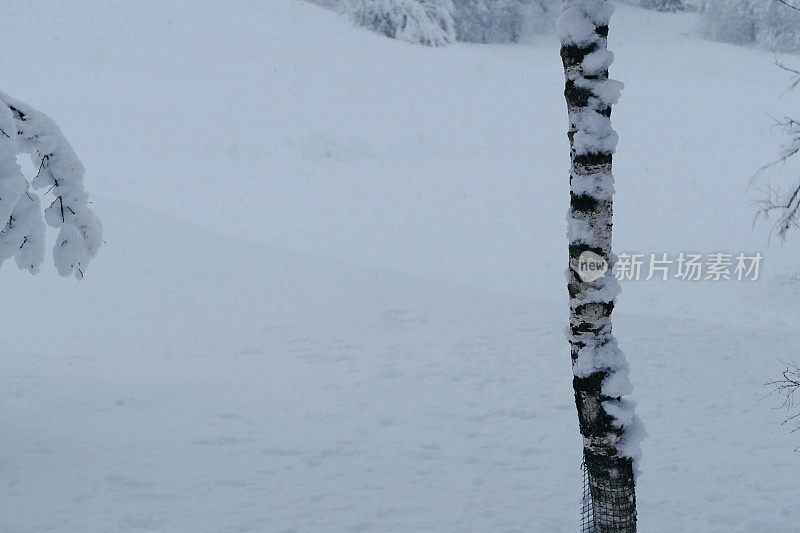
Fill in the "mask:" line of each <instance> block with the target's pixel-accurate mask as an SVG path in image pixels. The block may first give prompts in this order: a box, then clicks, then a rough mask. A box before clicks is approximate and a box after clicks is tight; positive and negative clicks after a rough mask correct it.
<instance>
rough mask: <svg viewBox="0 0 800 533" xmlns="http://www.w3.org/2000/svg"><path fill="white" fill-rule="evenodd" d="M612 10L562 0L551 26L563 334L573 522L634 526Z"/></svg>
mask: <svg viewBox="0 0 800 533" xmlns="http://www.w3.org/2000/svg"><path fill="white" fill-rule="evenodd" d="M613 12H614V8H613V5H612V4H611V3H610V2H607V1H606V0H564V3H563V6H562V8H561V15H560V16H559V19H558V26H557V31H558V35H559V38H560V39H561V59H562V62H563V65H564V75H565V78H566V82H565V88H564V96H565V97H566V101H567V112H568V115H569V130H568V133H567V137H568V138H569V142H570V156H571V163H572V164H571V169H570V179H569V183H570V208H569V214H568V216H567V221H568V230H567V236H568V238H569V248H568V251H569V267H568V270H567V276H568V281H567V291H568V294H569V300H570V322H569V330H568V337H569V343H570V348H571V355H572V372H573V379H572V386H573V390H574V394H575V404H576V407H577V411H578V423H579V427H580V432H581V436H582V437H583V460H584V465H585V468H586V482H587V487H586V490H585V495H586V500H585V501H584V516H583V524H582V525H583V529H582V530H583V531H592V532H595V533H612V532H613V533H635V531H636V492H635V477H634V474H635V471H636V461H638V458H639V453H640V452H639V439H640V438H641V436H642V431H643V430H642V426H641V423H640V422H639V419H638V417H637V416H636V414H635V409H634V407H635V406H634V403H633V402H631V401H630V400H628V399H626V398H625V396H626V395H628V394H630V393H631V390H632V387H631V384H630V381H629V379H628V364H627V362H626V359H625V356H624V354H623V353H622V352H621V351H620V349H619V348H618V346H617V341H616V338H615V337H614V334H613V332H612V324H611V313H612V312H613V310H614V306H615V303H616V298H617V296H618V295H619V292H620V287H619V283H618V282H617V280H616V278H615V277H614V274H613V261H614V256H613V253H612V247H611V240H612V226H613V220H612V219H613V217H612V213H613V202H614V200H613V199H614V175H613V172H612V162H613V154H614V151H615V149H616V145H617V134H616V132H615V131H614V128H613V127H612V125H611V108H612V106H613V105H614V104H615V103H616V102H617V99H618V98H619V95H620V91H621V89H622V84H621V83H620V82H618V81H616V80H612V79H610V78H609V67H610V66H611V63H612V62H613V60H614V55H613V54H612V53H611V52H610V51H609V50H608V32H609V22H610V20H611V15H612V14H613ZM602 267H605V268H602Z"/></svg>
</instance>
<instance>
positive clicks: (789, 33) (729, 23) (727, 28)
mask: <svg viewBox="0 0 800 533" xmlns="http://www.w3.org/2000/svg"><path fill="white" fill-rule="evenodd" d="M793 2H794V0H705V1H704V3H703V4H702V9H701V13H700V32H701V33H702V34H703V35H705V36H706V37H708V38H710V39H714V40H717V41H724V42H730V43H736V44H753V45H756V46H759V47H761V48H766V49H768V50H773V51H777V52H797V51H800V11H798V10H797V9H793V8H796V7H797V6H798V5H800V3H793Z"/></svg>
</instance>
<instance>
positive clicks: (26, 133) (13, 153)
mask: <svg viewBox="0 0 800 533" xmlns="http://www.w3.org/2000/svg"><path fill="white" fill-rule="evenodd" d="M0 103H1V104H2V105H0V221H5V226H4V227H3V229H2V230H0V263H2V262H3V261H5V260H6V259H9V258H11V257H14V259H15V260H16V262H17V266H19V267H20V268H23V269H27V270H29V271H30V272H33V273H35V272H37V271H38V270H39V267H40V266H41V264H42V261H43V259H44V234H45V230H44V221H46V222H47V224H48V225H50V226H52V227H55V228H59V233H58V237H57V238H56V242H55V245H54V247H53V259H54V262H55V265H56V268H57V269H58V272H59V274H61V275H62V276H69V275H70V274H74V275H75V276H76V277H77V278H82V277H83V275H84V273H85V272H86V268H87V266H88V264H89V261H90V260H91V259H92V258H93V257H94V256H95V255H97V251H98V249H99V248H100V246H101V244H102V242H103V241H102V227H101V225H100V221H99V220H98V219H97V218H96V217H95V215H94V213H93V212H92V210H91V209H90V207H89V202H88V195H87V194H86V192H85V190H84V188H83V174H84V168H83V165H82V164H81V162H80V161H79V160H78V158H77V156H76V155H75V152H74V151H73V149H72V146H71V145H70V144H69V142H68V141H67V139H66V138H65V137H64V135H63V134H62V133H61V130H60V129H59V128H58V126H57V125H56V123H55V122H54V121H53V120H52V119H50V118H49V117H48V116H46V115H44V114H43V113H40V112H39V111H37V110H35V109H33V108H31V107H30V106H28V105H27V104H25V103H23V102H20V101H19V100H16V99H15V98H12V97H11V96H8V95H7V94H5V93H2V92H0ZM20 153H26V154H29V155H30V157H31V159H32V160H33V163H34V165H35V168H36V175H35V176H34V178H33V179H32V180H31V181H30V182H29V181H28V180H27V179H26V178H25V176H24V174H23V173H22V171H21V170H20V167H19V165H18V164H17V155H18V154H20ZM31 189H45V192H44V196H45V197H47V199H48V200H50V198H52V200H50V202H49V204H48V206H47V207H46V208H45V210H44V218H43V217H42V210H41V201H40V198H39V196H38V195H37V194H36V193H35V192H33V191H32V190H31Z"/></svg>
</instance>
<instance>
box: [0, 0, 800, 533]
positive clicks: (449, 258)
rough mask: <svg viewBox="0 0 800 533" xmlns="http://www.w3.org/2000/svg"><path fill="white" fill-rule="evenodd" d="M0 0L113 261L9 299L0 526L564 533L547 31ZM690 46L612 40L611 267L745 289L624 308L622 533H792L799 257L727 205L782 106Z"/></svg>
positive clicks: (282, 3)
mask: <svg viewBox="0 0 800 533" xmlns="http://www.w3.org/2000/svg"><path fill="white" fill-rule="evenodd" d="M8 4H9V8H8V12H9V13H12V14H13V16H7V17H4V18H2V19H0V32H2V34H3V35H4V36H6V39H5V40H4V43H5V44H4V46H5V47H6V48H7V49H8V50H7V53H5V54H3V55H1V56H0V57H2V71H3V72H4V73H5V75H6V77H5V79H4V83H3V88H4V90H5V91H7V92H9V93H10V94H13V95H15V96H17V97H19V98H21V99H24V100H27V101H30V102H31V103H35V104H36V106H37V107H39V108H41V109H42V110H43V111H45V112H47V113H48V114H50V115H51V116H53V117H54V118H55V119H56V120H57V121H58V122H59V123H60V125H61V127H62V129H63V131H64V132H65V134H67V136H68V137H69V138H70V139H71V141H72V143H73V145H74V147H75V149H76V151H77V152H78V154H79V155H80V156H81V157H82V159H83V161H84V163H85V165H86V167H87V169H88V171H87V176H86V181H87V189H89V190H90V191H94V192H95V195H94V196H93V199H94V206H95V208H96V209H97V211H98V213H99V215H100V216H101V217H102V219H103V221H104V237H105V239H106V240H107V241H108V246H106V247H105V248H104V250H103V251H102V253H101V255H100V256H99V257H98V258H97V260H96V261H95V263H94V264H93V266H92V268H91V270H90V271H89V272H88V274H87V278H86V279H85V280H84V282H82V283H77V282H74V281H72V280H62V279H59V278H57V276H56V274H55V272H54V271H53V270H52V269H49V268H44V269H43V270H44V271H43V272H42V274H40V275H39V276H38V277H35V278H31V277H30V276H27V275H26V274H23V273H20V272H17V271H14V270H12V269H11V268H8V267H7V268H6V269H5V270H3V272H2V277H3V280H4V282H3V283H2V284H0V294H1V295H2V297H3V299H4V301H6V302H11V303H12V305H7V306H6V309H5V311H4V317H3V318H4V323H6V324H9V325H11V326H12V327H13V329H12V330H11V331H7V332H6V334H5V335H4V336H3V338H4V341H3V345H2V346H3V350H2V356H0V401H1V403H0V427H2V430H1V431H0V501H2V502H3V506H2V507H3V512H2V513H0V515H2V516H0V531H2V532H4V533H5V532H9V533H22V532H25V533H34V532H35V533H39V532H43V531H54V532H63V533H73V532H77V531H80V532H86V533H94V532H104V531H126V532H127V531H158V532H169V533H172V532H181V533H182V532H187V533H188V532H192V533H194V532H223V531H257V532H278V531H296V532H303V533H305V532H317V531H318V532H331V531H370V532H372V531H376V532H390V531H426V532H428V531H476V532H485V531H509V532H510V531H542V532H550V531H553V532H559V531H564V532H568V531H569V532H571V531H575V530H576V528H577V522H578V509H579V501H578V500H579V495H580V471H579V464H580V456H579V455H580V442H579V438H578V432H577V421H576V417H575V413H574V404H573V401H572V392H571V388H570V379H571V371H570V364H569V354H568V347H567V343H566V340H565V339H564V337H563V328H564V326H565V325H566V317H567V308H566V302H565V294H564V293H565V288H564V277H563V270H564V267H565V265H566V249H565V248H566V239H565V236H564V235H565V221H564V213H565V211H566V207H567V202H568V192H567V191H568V184H567V177H566V171H567V166H568V153H567V141H566V136H565V131H566V124H565V122H566V117H565V115H566V113H565V107H564V103H563V97H562V94H561V93H562V90H563V78H562V71H561V65H560V63H559V57H558V52H557V43H556V41H555V38H554V37H552V36H544V37H539V38H538V39H537V40H536V41H534V42H531V43H527V44H525V45H517V46H490V45H463V44H458V45H454V46H450V47H448V48H444V49H435V50H434V49H428V48H424V47H416V46H413V45H408V44H404V43H399V42H395V41H391V40H388V39H385V38H382V37H380V36H377V35H375V34H372V33H370V32H368V31H365V30H362V29H359V28H354V27H352V26H351V25H350V24H349V23H348V22H347V21H346V20H345V19H343V18H342V17H340V16H338V15H336V14H334V13H331V12H329V11H326V10H324V9H322V8H320V7H318V6H314V5H311V4H308V3H305V2H301V1H299V0H270V1H268V2H258V1H256V0H247V1H245V0H239V1H235V2H225V3H220V2H212V1H210V0H193V1H191V2H190V1H189V0H170V1H169V2H154V1H153V2H134V1H121V0H120V1H115V2H105V1H100V0H81V1H80V2H76V1H66V0H47V1H45V0H33V1H31V0H28V1H24V2H23V1H22V0H9V2H8ZM692 17H693V15H691V14H679V15H668V14H660V13H654V12H650V11H644V10H639V9H635V8H631V7H627V6H621V7H620V8H619V12H618V15H617V16H616V18H615V23H614V27H613V28H612V42H611V48H612V50H614V52H615V53H616V57H617V60H616V62H615V64H614V71H613V74H614V76H615V77H616V78H619V79H621V80H623V81H624V82H625V83H626V90H625V92H624V96H623V100H622V102H621V104H620V105H619V106H618V107H616V108H615V111H614V124H615V127H616V128H617V130H618V131H619V133H620V137H621V142H620V147H619V150H618V156H617V158H616V174H617V191H618V194H617V205H616V222H617V231H616V247H617V249H618V250H620V251H622V250H626V251H631V252H642V253H650V252H655V253H660V252H679V251H686V252H691V251H704V252H712V251H728V252H732V253H733V252H740V251H742V252H753V251H761V253H763V254H764V255H765V256H766V259H765V263H764V270H763V279H762V280H761V281H759V282H750V283H738V282H723V283H693V282H679V281H670V282H657V281H650V282H629V283H626V284H624V295H623V298H622V300H621V301H620V304H619V307H618V313H617V315H616V324H617V326H616V329H617V331H618V336H619V339H620V343H621V346H622V348H623V349H624V350H625V351H626V352H627V354H628V358H629V360H630V362H631V366H632V380H633V382H634V386H635V398H636V400H637V401H638V403H639V413H640V415H641V416H642V418H643V419H644V421H645V423H646V425H647V429H648V433H649V438H648V439H647V440H646V441H645V443H644V458H643V461H642V469H643V476H642V477H641V479H640V482H639V515H640V523H641V530H642V531H654V532H660V531H663V532H667V531H702V532H705V531H709V532H711V531H719V532H723V531H724V532H728V531H743V532H776V531H778V532H780V531H786V532H789V531H796V529H797V526H796V524H797V523H798V518H800V517H798V512H797V509H796V502H795V500H796V494H797V493H798V489H800V481H798V479H797V476H796V470H795V468H796V464H797V456H796V455H795V454H794V453H793V449H794V448H795V446H797V444H798V439H797V435H796V434H795V435H792V434H790V433H789V432H788V429H787V428H785V427H781V426H780V425H779V424H780V420H781V418H782V416H783V413H782V412H780V411H776V410H773V407H775V406H776V401H775V400H772V399H766V400H763V399H762V397H763V396H764V394H765V393H766V392H767V389H765V388H764V386H763V383H764V382H765V381H767V380H768V379H770V378H771V377H773V376H774V375H775V374H776V373H777V371H779V370H780V368H781V363H780V361H782V360H784V361H788V360H793V359H796V358H797V355H796V349H795V348H794V347H793V346H792V345H790V344H789V343H787V342H786V339H787V338H788V337H789V335H792V334H793V333H794V332H796V330H797V326H798V324H800V314H798V312H797V311H798V303H797V302H798V296H800V282H797V281H792V278H791V276H792V275H795V274H797V271H798V269H797V267H796V259H795V258H797V257H798V252H800V241H798V240H795V241H793V242H791V241H790V242H788V243H786V244H780V243H776V242H772V243H771V244H769V243H768V239H767V230H768V226H763V225H762V226H756V228H755V230H753V229H752V227H751V222H752V217H753V212H754V208H753V206H752V205H751V203H752V200H753V198H755V197H757V194H758V193H757V190H755V189H754V190H750V191H748V190H747V189H746V186H747V182H748V180H749V178H750V176H751V175H752V173H753V172H754V171H755V170H756V168H758V167H759V166H760V165H761V164H762V163H763V162H767V161H768V160H770V159H771V157H772V156H773V154H775V153H776V145H777V144H778V143H779V142H780V140H781V139H780V135H779V133H778V132H777V131H775V132H773V131H772V130H771V121H770V119H769V117H768V114H770V115H774V116H781V115H783V114H785V113H786V112H788V111H790V110H791V109H792V108H795V109H796V108H797V104H798V101H800V94H786V95H783V94H782V93H783V90H784V87H785V86H786V82H787V80H786V78H785V75H784V73H782V72H780V71H779V70H778V69H776V68H774V67H773V66H772V62H773V56H772V55H771V54H769V53H766V52H760V51H755V50H749V49H743V48H737V47H734V46H730V45H723V44H716V43H710V42H706V41H703V40H700V39H698V38H696V37H694V36H693V35H692V28H693V25H694V21H693V18H692ZM43 28H46V29H47V30H48V31H47V32H44V31H43ZM787 60H789V61H791V60H792V58H787ZM787 170H791V169H787ZM164 213H169V215H170V216H166V215H165V214H164ZM288 250H291V251H288ZM353 265H360V266H353ZM9 266H10V265H9Z"/></svg>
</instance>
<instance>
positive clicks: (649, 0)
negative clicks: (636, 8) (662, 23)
mask: <svg viewBox="0 0 800 533" xmlns="http://www.w3.org/2000/svg"><path fill="white" fill-rule="evenodd" d="M639 5H641V6H642V7H644V8H647V9H655V10H656V11H668V12H673V13H674V12H676V11H685V10H686V4H684V2H683V0H640V3H639Z"/></svg>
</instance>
